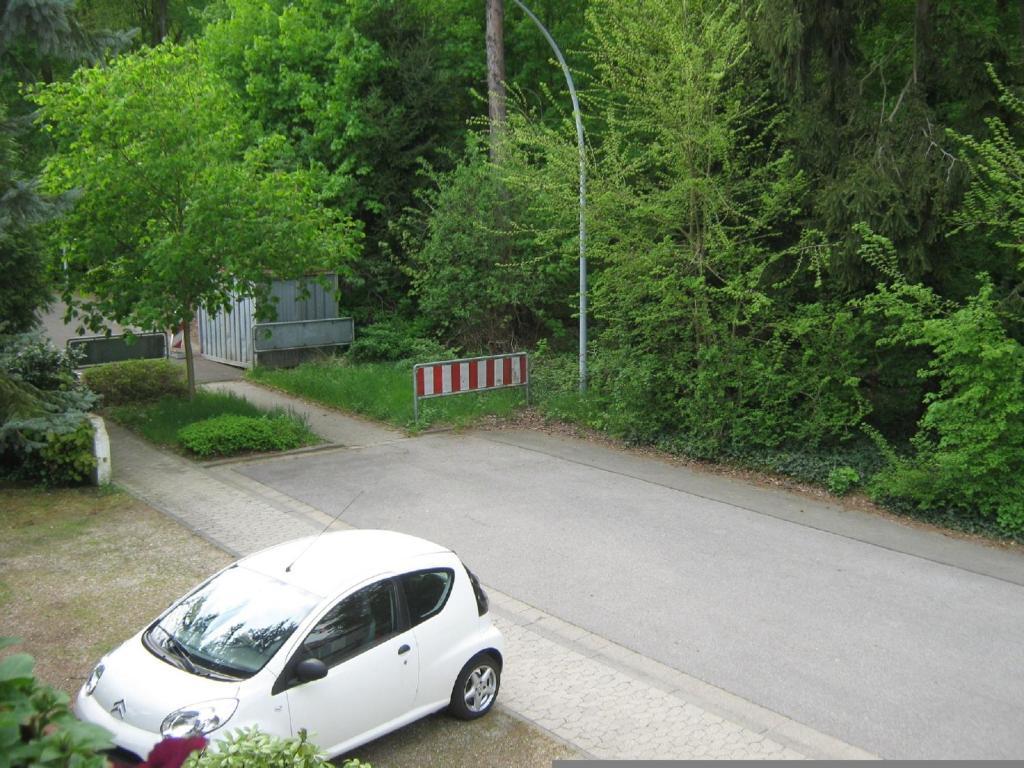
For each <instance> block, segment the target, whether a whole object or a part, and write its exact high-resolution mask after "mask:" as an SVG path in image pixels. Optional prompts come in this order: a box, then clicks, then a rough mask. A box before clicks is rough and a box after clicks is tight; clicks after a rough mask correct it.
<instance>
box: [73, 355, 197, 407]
mask: <svg viewBox="0 0 1024 768" xmlns="http://www.w3.org/2000/svg"><path fill="white" fill-rule="evenodd" d="M82 380H83V381H84V382H85V384H86V386H87V387H89V389H91V390H92V391H93V392H95V393H96V394H98V395H100V396H101V397H102V398H103V404H104V405H106V406H110V405H124V404H126V403H148V402H152V401H154V400H159V399H160V398H161V397H165V396H167V395H172V396H176V397H181V396H184V395H186V394H187V393H188V385H187V383H186V382H185V371H184V370H183V369H182V368H181V367H180V366H177V365H175V364H174V363H172V362H170V361H169V360H125V361H123V362H119V363H107V364H106V365H98V366H96V367H95V368H87V369H86V370H85V371H84V372H83V373H82Z"/></svg>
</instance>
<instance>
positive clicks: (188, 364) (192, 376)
mask: <svg viewBox="0 0 1024 768" xmlns="http://www.w3.org/2000/svg"><path fill="white" fill-rule="evenodd" d="M181 327H182V328H184V332H183V333H182V334H181V340H182V341H183V342H184V344H185V371H186V372H187V376H188V399H189V400H191V399H192V398H193V397H195V396H196V364H195V359H194V358H193V356H192V322H191V320H188V321H186V322H185V323H184V324H183V325H182V326H181Z"/></svg>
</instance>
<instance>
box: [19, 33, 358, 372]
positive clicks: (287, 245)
mask: <svg viewBox="0 0 1024 768" xmlns="http://www.w3.org/2000/svg"><path fill="white" fill-rule="evenodd" d="M33 97H34V99H35V101H36V103H38V105H39V106H40V108H41V114H42V120H43V121H44V126H45V129H46V130H47V131H48V132H49V133H50V135H51V136H52V138H53V140H54V143H55V145H56V152H55V153H54V154H53V155H52V156H51V157H50V158H49V160H48V162H47V164H46V168H45V181H46V185H47V188H48V190H49V191H51V192H53V193H59V192H63V191H65V190H69V189H77V190H79V192H80V199H79V201H78V203H77V204H76V205H75V207H74V208H73V210H72V211H70V212H69V213H68V214H67V215H66V216H64V217H63V218H62V219H61V220H60V221H59V222H58V226H57V228H56V233H55V240H56V245H57V246H58V249H59V252H60V255H61V257H62V258H63V260H64V262H65V264H66V271H65V274H66V281H65V284H64V286H63V291H64V296H65V300H66V301H67V302H68V303H69V306H70V307H71V310H70V311H71V313H72V314H73V313H82V316H83V321H84V322H85V323H86V324H88V325H89V326H90V327H98V326H99V324H100V323H101V322H102V321H103V320H104V319H111V320H116V321H118V322H122V323H125V324H131V325H134V326H137V327H142V328H176V327H179V326H180V325H181V324H183V323H190V322H191V321H192V319H193V318H194V317H195V313H196V311H197V310H198V309H199V308H200V307H203V308H205V309H207V310H209V311H217V310H220V309H226V308H227V307H228V306H229V304H230V302H231V300H232V296H255V297H257V298H258V299H260V301H258V304H259V306H260V308H261V312H262V313H264V314H267V313H270V314H272V313H273V306H272V304H271V303H270V301H268V300H267V298H268V294H269V287H270V284H271V281H272V280H273V279H275V278H288V277H301V276H303V275H310V274H313V273H317V272H320V271H324V270H327V271H342V272H344V271H345V270H347V269H348V265H349V264H350V262H351V261H352V259H353V258H354V256H355V254H356V251H357V229H356V227H355V226H354V225H353V224H352V222H351V221H350V220H349V219H347V218H345V217H343V216H341V215H338V214H337V213H335V212H332V211H331V210H330V209H328V208H326V207H324V206H323V205H321V203H320V200H319V192H318V190H319V183H320V182H321V181H322V179H321V178H320V174H318V173H317V172H316V171H315V170H309V169H302V168H299V169H292V168H291V166H290V163H289V152H288V151H287V146H286V142H285V141H284V139H283V138H282V137H280V136H275V135H272V134H271V135H259V134H258V132H256V131H254V130H253V127H252V126H251V125H250V124H249V122H248V121H247V120H246V118H245V116H244V113H243V110H242V106H241V104H240V103H239V101H238V98H237V96H236V95H235V93H234V92H233V91H232V89H231V88H230V87H229V86H228V85H227V83H225V82H224V81H223V80H221V79H220V78H219V77H218V76H217V75H215V74H214V73H213V71H212V70H211V68H210V67H209V66H206V65H205V63H204V62H203V60H202V59H201V57H200V56H199V54H198V52H197V50H196V48H195V47H193V46H186V47H179V46H174V45H171V44H164V45H162V46H159V47H157V48H154V49H145V50H143V51H141V52H139V53H135V54H132V55H130V56H124V57H121V58H119V59H117V60H116V61H115V62H113V63H112V64H111V65H110V66H108V67H104V68H93V69H81V70H79V71H78V72H76V73H75V75H74V77H72V78H71V80H70V81H68V82H66V83H55V84H53V85H51V86H49V87H46V88H40V89H37V90H36V91H35V92H34V94H33ZM83 296H84V297H89V298H81V297H83ZM185 340H186V344H185V346H186V358H187V361H188V380H189V389H190V391H192V390H194V387H195V378H194V371H193V361H192V349H191V344H190V343H189V334H185Z"/></svg>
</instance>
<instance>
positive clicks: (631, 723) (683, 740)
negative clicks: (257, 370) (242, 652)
mask: <svg viewBox="0 0 1024 768" xmlns="http://www.w3.org/2000/svg"><path fill="white" fill-rule="evenodd" d="M111 442H112V447H113V465H114V479H115V481H116V482H117V483H118V484H119V485H121V486H122V487H123V488H125V489H126V490H128V491H129V492H131V493H132V494H133V495H135V496H137V497H139V498H140V499H142V500H144V501H146V502H147V503H148V504H150V505H151V506H153V507H154V508H156V509H159V510H161V511H163V512H165V513H166V514H169V515H171V516H172V517H174V518H175V519H177V520H178V521H179V522H181V523H183V524H184V525H185V526H187V527H188V528H190V529H191V530H192V531H194V532H196V533H198V534H199V535H201V536H203V537H204V538H206V539H207V540H209V541H211V542H212V543H214V544H216V545H217V546H219V547H221V548H222V549H224V550H226V551H228V552H231V553H233V554H235V555H245V554H249V553H251V552H255V551H257V550H259V549H263V548H264V547H269V546H272V545H273V544H277V543H280V542H282V541H287V540H289V539H293V538H298V537H300V536H307V535H310V534H315V533H319V532H320V531H321V530H322V529H323V527H324V526H325V525H326V524H327V523H328V522H330V520H331V518H330V517H329V516H328V515H326V514H324V513H323V512H322V511H320V510H318V509H316V508H314V507H311V506H309V505H307V504H304V503H301V502H299V501H297V500H296V499H293V498H291V497H290V496H287V495H285V494H282V493H280V492H278V491H275V490H273V489H271V488H268V487H267V486H264V485H262V484H261V483H259V482H257V481H255V480H252V479H250V478H247V477H245V476H243V475H240V474H238V473H237V472H235V471H234V470H233V469H231V467H230V466H221V467H216V468H209V469H204V468H202V467H200V466H198V465H196V464H194V463H192V462H189V461H187V460H185V459H183V458H181V457H179V456H175V455H173V454H169V453H164V452H162V451H159V450H157V449H156V448H154V447H152V446H150V445H148V444H147V443H145V442H143V441H142V440H140V439H139V438H137V437H135V436H134V435H132V434H131V433H129V432H127V431H126V430H124V429H122V428H120V427H117V426H116V425H111ZM347 527H349V526H347V525H345V524H344V523H341V522H337V523H335V524H334V525H333V526H332V529H342V528H347ZM488 592H489V594H490V595H491V598H492V605H493V607H494V611H493V612H494V614H495V620H496V623H497V624H498V626H499V627H500V629H501V630H502V632H503V633H504V634H505V637H506V640H507V649H506V655H507V659H508V662H507V669H506V674H505V675H504V676H503V679H502V693H501V704H502V705H503V706H504V707H505V708H507V709H508V710H510V711H511V712H513V713H514V714H516V715H518V716H520V717H522V718H524V719H526V720H528V721H531V722H534V723H536V724H537V725H539V726H540V727H542V728H544V729H546V730H547V731H548V732H550V733H551V734H553V735H554V736H556V737H558V738H561V739H563V740H564V741H566V742H568V743H569V744H571V745H572V746H574V747H576V748H578V749H580V750H581V751H583V752H584V753H587V754H589V755H592V756H594V757H597V758H620V759H621V758H632V759H661V758H669V759H678V758H699V759H712V758H722V759H757V758H768V759H772V758H774V759H799V758H803V757H811V758H833V759H834V758H847V759H849V758H871V757H872V755H870V754H868V753H866V752H863V751H862V750H859V749H856V748H854V747H851V746H850V745H847V744H845V743H843V742H840V741H838V740H836V739H833V738H831V737H828V736H825V735H824V734H820V733H818V732H817V731H814V730H812V729H810V728H808V727H806V726H803V725H800V724H799V723H796V722H794V721H792V720H789V719H787V718H784V717H782V716H781V715H778V714H776V713H774V712H770V711H768V710H765V709H763V708H762V707H758V706H757V705H755V704H751V703H750V702H747V701H745V700H743V699H740V698H739V697H736V696H732V695H731V694H729V693H727V692H725V691H722V690H720V689H717V688H715V687H714V686H710V685H708V684H706V683H703V682H701V681H699V680H696V679H694V678H691V677H689V676H687V675H684V674H683V673H681V672H678V671H677V670H674V669H672V668H670V667H666V666H664V665H662V664H659V663H657V662H654V661H652V660H651V659H647V658H645V657H643V656H640V655H639V654H636V653H634V652H632V651H630V650H628V649H626V648H623V647H621V646H618V645H615V644H613V643H611V642H609V641H607V640H605V639H603V638H601V637H598V636H596V635H593V634H591V633H589V632H587V631H586V630H583V629H581V628H580V627H576V626H573V625H571V624H568V623H566V622H564V621H561V620H560V619H558V618H556V617H554V616H550V615H547V614H545V613H543V612H541V611H539V610H537V609H535V608H533V607H531V606H529V605H527V604H525V603H522V602H520V601H518V600H516V599H514V598H512V597H510V596H508V595H504V594H502V593H501V592H499V591H497V590H495V589H493V588H488ZM723 715H724V717H723Z"/></svg>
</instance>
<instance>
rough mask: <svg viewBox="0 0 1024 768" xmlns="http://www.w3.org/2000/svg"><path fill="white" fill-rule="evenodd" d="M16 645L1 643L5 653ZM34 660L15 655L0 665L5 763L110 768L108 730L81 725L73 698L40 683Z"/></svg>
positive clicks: (1, 758) (1, 756)
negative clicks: (73, 709)
mask: <svg viewBox="0 0 1024 768" xmlns="http://www.w3.org/2000/svg"><path fill="white" fill-rule="evenodd" d="M14 643H15V641H14V640H11V639H9V638H0V649H3V648H7V647H9V646H11V645H13V644H14ZM34 666H35V661H34V659H33V658H32V657H31V656H29V655H28V654H25V653H15V654H11V655H10V656H7V657H6V658H4V659H0V762H2V764H3V765H7V766H13V767H14V768H20V767H21V766H34V767H38V768H58V766H61V767H64V766H77V768H106V766H107V759H106V757H104V756H102V755H100V754H98V753H99V750H102V749H108V748H109V747H110V746H111V743H110V738H109V735H108V734H107V732H106V731H105V730H103V729H102V728H100V727H98V726H95V725H89V724H87V723H82V722H79V721H78V719H76V718H75V716H74V715H73V714H72V713H71V711H70V709H69V707H68V696H67V694H65V693H63V692H61V691H57V690H55V689H53V688H51V687H50V686H48V685H44V684H42V683H40V682H39V681H38V680H36V678H35V674H34V672H33V668H34Z"/></svg>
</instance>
